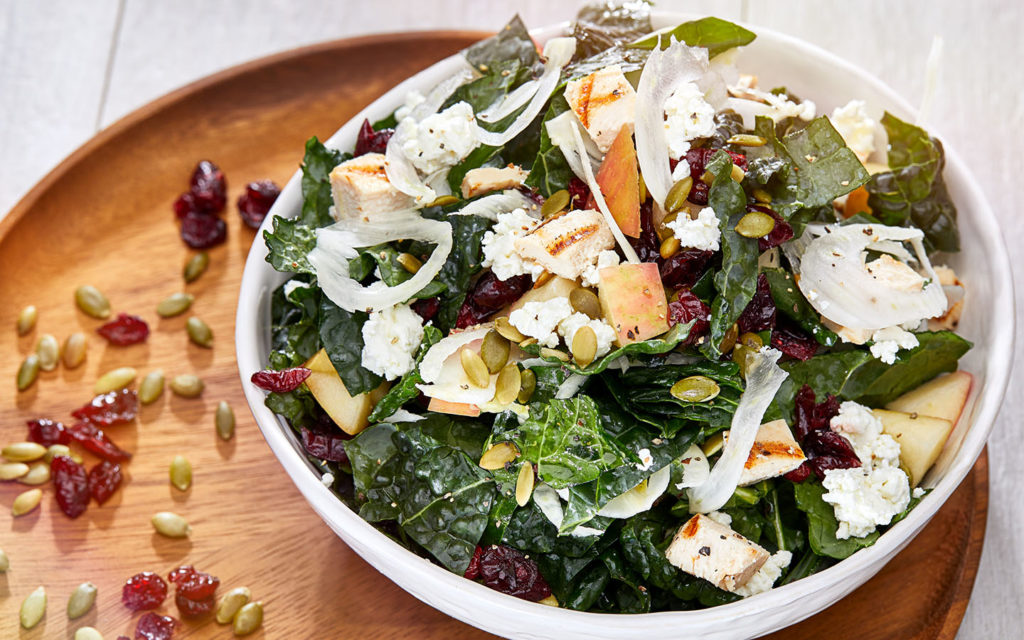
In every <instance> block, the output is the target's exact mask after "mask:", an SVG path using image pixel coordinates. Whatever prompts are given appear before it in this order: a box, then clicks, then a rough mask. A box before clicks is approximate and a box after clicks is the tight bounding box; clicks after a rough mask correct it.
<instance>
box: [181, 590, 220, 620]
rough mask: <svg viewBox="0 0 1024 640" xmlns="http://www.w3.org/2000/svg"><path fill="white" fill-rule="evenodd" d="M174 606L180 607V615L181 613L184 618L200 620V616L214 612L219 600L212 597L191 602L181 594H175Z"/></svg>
mask: <svg viewBox="0 0 1024 640" xmlns="http://www.w3.org/2000/svg"><path fill="white" fill-rule="evenodd" d="M174 604H175V606H177V607H178V613H180V614H181V615H182V617H185V618H198V617H199V616H205V615H206V614H208V613H210V612H211V611H213V607H214V606H216V604H217V599H216V598H214V597H213V596H210V597H209V598H202V599H200V600H191V599H189V598H186V597H185V596H183V595H181V593H175V594H174Z"/></svg>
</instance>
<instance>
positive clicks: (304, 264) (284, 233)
mask: <svg viewBox="0 0 1024 640" xmlns="http://www.w3.org/2000/svg"><path fill="white" fill-rule="evenodd" d="M273 224H274V230H273V231H264V232H263V240H264V241H265V242H266V243H267V262H269V263H270V266H272V267H274V268H275V269H277V270H278V271H281V272H283V273H310V274H312V273H316V271H315V270H314V269H313V265H311V264H310V263H309V258H307V256H308V255H309V252H310V251H312V250H313V248H314V247H316V233H315V232H314V231H313V230H312V229H310V228H309V227H307V226H306V225H304V224H303V223H302V222H300V221H299V220H298V219H288V218H282V217H281V216H274V223H273Z"/></svg>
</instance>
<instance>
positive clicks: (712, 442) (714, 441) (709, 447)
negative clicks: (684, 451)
mask: <svg viewBox="0 0 1024 640" xmlns="http://www.w3.org/2000/svg"><path fill="white" fill-rule="evenodd" d="M723 446H725V434H724V433H723V432H721V431H719V432H718V433H716V434H715V435H713V436H711V437H710V438H708V439H707V440H705V441H704V444H702V445H700V449H701V451H703V452H704V455H706V456H713V455H715V454H716V453H718V452H719V451H721V450H722V447H723Z"/></svg>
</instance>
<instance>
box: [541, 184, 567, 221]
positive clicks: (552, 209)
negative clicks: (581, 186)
mask: <svg viewBox="0 0 1024 640" xmlns="http://www.w3.org/2000/svg"><path fill="white" fill-rule="evenodd" d="M568 206H569V192H568V191H566V190H565V189H559V190H558V191H556V192H554V193H552V194H551V197H550V198H548V199H547V200H545V201H544V204H542V205H541V206H540V217H541V218H543V219H545V220H547V219H548V218H549V217H551V216H553V215H554V214H556V213H558V212H559V211H561V210H562V209H565V208H566V207H568Z"/></svg>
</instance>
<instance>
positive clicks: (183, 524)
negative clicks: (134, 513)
mask: <svg viewBox="0 0 1024 640" xmlns="http://www.w3.org/2000/svg"><path fill="white" fill-rule="evenodd" d="M150 522H151V523H152V524H153V528H154V529H156V532H157V533H159V534H160V535H162V536H166V537H168V538H187V537H188V536H189V535H191V534H192V527H190V526H189V524H188V520H186V519H185V518H182V517H181V516H179V515H178V514H176V513H171V512H170V511H161V512H159V513H157V514H156V515H154V516H153V518H152V519H151V520H150Z"/></svg>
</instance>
